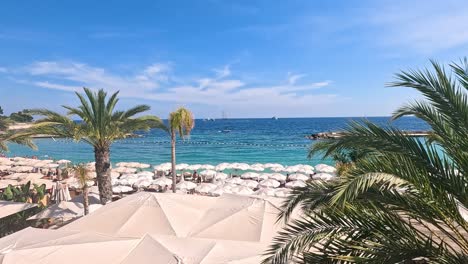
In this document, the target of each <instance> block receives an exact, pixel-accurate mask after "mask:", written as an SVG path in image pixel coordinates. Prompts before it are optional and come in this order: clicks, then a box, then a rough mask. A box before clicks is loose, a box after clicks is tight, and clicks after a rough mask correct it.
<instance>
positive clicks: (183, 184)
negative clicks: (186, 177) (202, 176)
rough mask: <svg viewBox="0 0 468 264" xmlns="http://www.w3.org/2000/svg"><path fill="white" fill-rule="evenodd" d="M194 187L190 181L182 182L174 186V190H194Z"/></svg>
mask: <svg viewBox="0 0 468 264" xmlns="http://www.w3.org/2000/svg"><path fill="white" fill-rule="evenodd" d="M196 187H197V185H196V184H195V183H193V182H190V181H182V182H179V183H178V184H177V185H176V188H177V189H178V190H192V189H195V188H196Z"/></svg>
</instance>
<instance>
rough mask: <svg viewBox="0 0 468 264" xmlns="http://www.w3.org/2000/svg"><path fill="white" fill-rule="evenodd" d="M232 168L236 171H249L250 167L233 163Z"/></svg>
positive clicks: (245, 164)
mask: <svg viewBox="0 0 468 264" xmlns="http://www.w3.org/2000/svg"><path fill="white" fill-rule="evenodd" d="M231 168H233V169H235V170H249V169H250V165H249V164H247V163H232V164H231Z"/></svg>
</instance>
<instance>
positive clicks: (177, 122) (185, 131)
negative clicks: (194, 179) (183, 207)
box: [166, 107, 195, 192]
mask: <svg viewBox="0 0 468 264" xmlns="http://www.w3.org/2000/svg"><path fill="white" fill-rule="evenodd" d="M168 122H169V124H168V127H167V128H166V130H167V131H168V132H169V134H170V136H171V165H172V167H171V171H172V191H173V192H175V191H176V180H177V178H176V177H177V172H176V137H177V134H179V136H180V137H181V138H182V139H183V138H184V137H186V136H189V135H190V132H191V131H192V129H193V127H194V126H195V119H194V118H193V114H192V112H190V110H188V109H186V108H184V107H180V108H178V109H177V110H176V111H174V112H172V113H170V114H169V120H168ZM183 179H184V177H183V176H182V180H183Z"/></svg>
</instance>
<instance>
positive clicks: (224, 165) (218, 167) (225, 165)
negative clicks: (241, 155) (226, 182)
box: [215, 162, 231, 171]
mask: <svg viewBox="0 0 468 264" xmlns="http://www.w3.org/2000/svg"><path fill="white" fill-rule="evenodd" d="M230 166H231V164H229V163H227V162H223V163H220V164H218V165H216V168H215V169H216V170H217V171H223V170H225V169H227V168H229V167H230Z"/></svg>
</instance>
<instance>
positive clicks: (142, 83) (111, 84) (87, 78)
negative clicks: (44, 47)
mask: <svg viewBox="0 0 468 264" xmlns="http://www.w3.org/2000/svg"><path fill="white" fill-rule="evenodd" d="M169 69H170V68H169V66H168V65H165V64H153V65H150V66H148V67H146V68H144V69H143V70H141V71H140V72H139V73H137V74H135V75H129V76H128V75H119V74H115V73H110V72H108V71H107V70H105V69H103V68H98V67H92V66H89V65H87V64H84V63H76V62H55V61H42V62H36V63H33V64H31V65H28V66H27V67H25V68H24V70H25V72H26V73H29V74H30V75H31V76H34V77H36V78H37V77H42V78H48V80H41V81H38V82H34V84H35V85H37V86H40V87H45V88H51V89H60V90H71V89H73V87H83V86H85V87H90V88H103V89H106V90H110V91H117V90H120V91H121V95H122V96H135V97H138V95H143V96H144V95H145V94H146V93H148V92H151V91H153V90H155V89H157V88H159V87H160V85H161V83H164V82H167V81H168V72H169ZM52 80H54V82H53V81H52Z"/></svg>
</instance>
